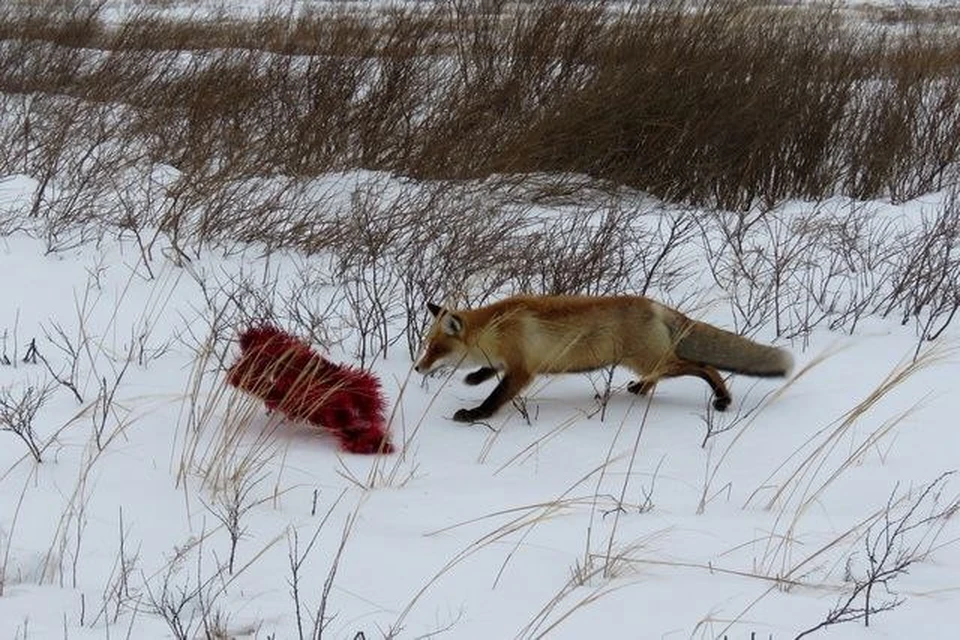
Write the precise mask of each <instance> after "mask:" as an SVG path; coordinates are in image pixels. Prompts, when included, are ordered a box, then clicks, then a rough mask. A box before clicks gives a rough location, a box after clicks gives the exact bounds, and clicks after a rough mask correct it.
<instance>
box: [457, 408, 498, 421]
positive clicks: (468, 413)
mask: <svg viewBox="0 0 960 640" xmlns="http://www.w3.org/2000/svg"><path fill="white" fill-rule="evenodd" d="M489 417H490V414H489V413H487V412H486V411H481V410H480V409H458V410H457V412H456V413H455V414H453V419H454V420H455V421H456V422H477V421H479V420H483V419H484V418H489Z"/></svg>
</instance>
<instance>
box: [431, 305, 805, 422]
mask: <svg viewBox="0 0 960 640" xmlns="http://www.w3.org/2000/svg"><path fill="white" fill-rule="evenodd" d="M427 306H428V307H429V309H430V311H431V313H433V315H434V316H435V318H436V320H435V322H434V324H433V327H432V328H431V330H430V333H429V335H428V337H427V340H426V345H425V347H424V351H423V355H422V356H421V358H420V359H419V361H418V362H417V364H416V367H415V368H416V370H417V371H418V372H420V373H423V374H428V373H431V372H432V371H434V370H436V369H437V368H440V367H442V366H454V367H457V368H459V367H461V366H471V365H472V366H478V367H480V368H479V369H478V370H476V371H474V372H472V373H470V374H469V375H467V377H466V379H465V382H466V383H467V384H480V383H481V382H484V381H486V380H488V379H490V378H492V377H494V376H495V375H498V374H499V375H500V380H499V382H498V384H497V387H496V388H495V389H494V390H493V392H492V393H491V394H490V396H489V397H487V399H486V400H484V401H483V403H482V404H480V405H479V406H477V407H474V408H472V409H460V410H459V411H457V412H456V414H454V417H453V418H454V420H457V421H460V422H473V421H476V420H481V419H483V418H488V417H490V416H491V415H493V413H494V412H495V411H496V410H497V409H499V408H500V407H502V406H503V405H504V404H506V403H507V402H509V401H510V400H511V399H512V398H513V397H515V396H516V395H517V394H518V393H520V391H522V390H523V388H524V387H526V386H527V385H528V384H529V383H530V382H531V381H532V380H533V379H534V377H536V376H537V375H538V374H543V373H548V374H549V373H573V372H582V371H591V370H595V369H601V368H604V367H608V366H617V365H620V366H624V367H627V368H628V369H630V370H632V371H633V372H635V373H636V374H637V375H638V376H640V381H638V382H634V383H632V384H631V385H630V386H629V387H628V389H629V390H630V391H632V392H634V393H646V392H648V391H649V390H650V389H652V388H653V386H654V385H656V384H657V382H658V381H659V380H661V379H662V378H671V377H677V376H686V375H692V376H697V377H699V378H702V379H704V380H705V381H706V382H707V383H708V384H710V386H711V388H712V389H713V391H714V395H715V397H714V406H715V407H716V408H717V409H718V410H721V411H722V410H723V409H726V408H727V406H729V404H730V393H729V391H727V387H726V385H725V384H724V381H723V378H722V377H721V376H720V373H719V371H718V369H720V370H724V371H731V372H736V373H743V374H747V375H753V376H784V375H786V374H787V373H788V372H789V370H790V368H791V366H792V358H791V356H790V354H789V353H788V352H787V351H784V350H782V349H778V348H775V347H769V346H766V345H762V344H758V343H756V342H753V341H752V340H749V339H747V338H744V337H742V336H738V335H737V334H735V333H731V332H729V331H725V330H723V329H719V328H717V327H713V326H711V325H708V324H705V323H702V322H698V321H696V320H691V319H690V318H687V317H686V316H685V315H683V314H682V313H680V312H679V311H676V310H674V309H671V308H669V307H667V306H664V305H662V304H660V303H658V302H654V301H653V300H650V299H648V298H643V297H640V296H604V297H590V296H514V297H511V298H507V299H505V300H501V301H500V302H496V303H494V304H491V305H488V306H485V307H478V308H476V309H460V310H447V309H442V308H440V307H438V306H437V305H434V304H430V303H428V305H427Z"/></svg>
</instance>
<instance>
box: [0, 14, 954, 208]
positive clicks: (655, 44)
mask: <svg viewBox="0 0 960 640" xmlns="http://www.w3.org/2000/svg"><path fill="white" fill-rule="evenodd" d="M55 5H56V8H55V9H54V8H51V7H49V6H46V5H44V4H43V3H39V4H35V3H30V4H29V5H27V6H22V5H12V6H8V7H7V8H6V9H4V10H3V12H2V13H0V44H2V47H3V49H4V55H3V56H2V58H0V59H2V62H0V91H2V92H3V93H5V94H7V96H12V95H14V94H33V95H34V96H35V98H34V100H31V101H30V103H29V104H27V105H24V106H23V107H22V108H21V109H19V112H18V113H17V114H16V115H15V116H14V117H13V118H12V119H11V120H12V121H8V122H6V123H4V124H5V127H12V129H9V130H7V131H6V132H9V131H13V132H19V135H13V136H12V137H11V139H9V140H8V144H7V146H8V147H9V148H11V150H13V151H16V152H17V153H15V154H14V156H13V157H18V156H19V157H21V158H23V159H24V160H26V161H27V162H28V163H30V156H31V155H33V154H32V153H31V152H30V149H31V148H32V147H34V146H35V143H37V142H42V140H41V139H42V138H43V137H45V136H48V135H52V136H54V137H57V135H58V134H54V133H46V132H45V130H46V129H48V128H49V125H48V124H47V120H49V119H50V118H52V117H54V116H53V115H50V114H49V113H48V114H46V115H45V114H44V110H43V108H42V107H43V105H44V104H45V103H49V102H50V101H52V104H51V106H52V105H56V109H55V113H56V114H62V113H63V111H64V109H66V111H67V113H68V114H70V115H69V117H68V118H67V120H68V121H67V122H65V123H64V122H63V120H64V116H62V115H59V118H60V121H61V123H62V126H61V128H60V131H61V133H60V134H59V138H58V139H60V140H63V141H68V140H69V137H64V136H66V133H67V132H68V131H65V130H63V127H64V126H66V127H68V129H69V128H70V127H71V126H78V125H79V123H83V122H87V121H88V120H90V114H91V113H92V112H95V111H96V110H97V109H100V108H101V105H115V107H114V108H113V109H112V110H113V111H116V110H118V109H119V110H121V111H122V112H123V114H124V117H123V118H122V119H119V120H115V121H114V122H113V123H112V124H111V128H110V131H109V133H110V135H111V137H112V138H114V139H119V140H122V142H123V144H122V147H123V149H124V150H125V151H126V152H127V153H128V154H129V153H130V152H131V151H134V150H135V151H136V153H139V154H142V157H143V158H148V159H150V160H151V161H154V162H163V163H166V164H169V165H172V166H174V167H177V168H178V169H179V170H181V171H183V172H184V173H185V178H189V179H188V180H186V179H185V180H184V183H185V184H190V185H192V186H193V189H196V190H203V191H204V192H205V193H206V195H207V196H210V195H212V194H213V193H216V191H217V185H219V184H220V183H221V182H222V181H223V180H224V179H226V178H228V177H232V178H237V177H244V176H251V175H256V176H265V175H278V174H283V175H287V176H309V175H318V174H322V173H325V172H328V171H331V170H338V169H344V168H365V169H383V170H389V171H393V172H398V173H401V174H406V175H413V176H418V177H422V178H453V179H462V178H478V177H487V176H490V175H494V174H496V175H502V174H513V173H530V172H563V173H578V174H587V175H590V176H592V177H594V178H596V179H599V180H601V181H607V182H613V183H620V184H627V185H631V186H634V187H638V188H641V189H643V190H646V191H648V192H650V193H653V194H656V195H658V196H660V197H663V198H666V199H669V200H681V201H687V202H693V203H697V204H716V205H719V206H722V207H725V208H732V209H745V208H748V207H750V206H752V205H754V204H765V205H769V204H771V203H775V202H778V201H780V200H782V199H784V198H791V197H792V198H813V199H819V198H823V197H826V196H830V195H832V194H836V193H846V194H849V195H852V196H855V197H858V198H868V197H878V196H886V197H892V198H897V199H905V198H910V197H913V196H915V195H917V194H919V193H922V192H924V191H925V190H929V189H931V188H935V187H937V186H938V185H941V184H943V183H944V182H946V181H950V180H953V179H954V177H955V176H954V174H953V165H955V163H956V160H957V156H958V153H960V142H958V140H960V108H958V106H957V105H958V103H960V102H958V100H957V98H958V92H960V74H958V73H957V70H958V66H960V47H958V46H957V44H956V40H955V39H951V38H949V37H942V36H940V35H938V34H937V33H931V32H930V31H929V30H921V29H919V28H918V29H914V30H912V31H911V30H908V29H900V30H897V31H896V32H894V31H892V30H890V29H884V28H883V27H879V26H873V27H869V26H866V25H864V24H863V23H855V24H851V22H850V21H848V20H846V19H845V16H844V14H842V13H840V12H839V11H838V10H835V9H830V8H811V7H808V8H805V9H802V10H798V9H787V8H783V7H781V8H777V9H773V8H769V7H763V6H758V5H756V4H753V3H747V2H715V3H706V4H702V5H696V6H689V7H688V6H685V5H683V4H682V3H676V4H673V3H668V4H666V5H662V4H656V5H644V4H636V5H631V6H630V8H629V9H625V8H624V7H623V6H622V5H619V6H618V8H617V10H615V11H613V10H610V8H609V7H607V6H605V3H603V2H590V3H560V2H549V1H545V0H544V1H538V2H528V3H522V4H514V3H506V2H502V1H479V0H478V1H475V2H439V3H432V4H430V5H428V6H427V7H417V8H405V9H393V10H389V11H386V10H385V11H383V12H377V11H372V10H371V11H370V12H369V13H366V14H360V13H356V12H354V13H350V12H347V11H346V10H331V11H313V12H309V11H307V12H302V13H282V12H278V11H272V12H266V13H264V14H262V15H261V16H260V17H259V18H257V19H255V20H251V21H247V22H238V21H236V20H229V19H226V18H222V19H218V20H208V21H205V20H199V19H193V20H171V19H168V18H165V17H162V16H161V15H160V14H159V13H158V12H156V11H153V12H151V10H150V9H149V8H145V9H143V10H141V11H139V12H135V13H133V14H131V15H129V16H128V17H126V18H125V20H124V21H123V22H122V23H120V24H119V25H110V24H107V23H106V22H105V20H104V18H103V16H102V15H101V13H100V11H99V10H98V8H97V6H96V5H88V4H85V3H80V2H76V3H74V4H71V3H55ZM8 99H9V98H8ZM34 103H36V104H34ZM118 105H125V107H123V108H121V107H119V106H118ZM90 126H91V125H90V124H84V125H83V126H82V129H83V130H84V131H89V130H90ZM8 135H9V134H8ZM5 137H6V136H5ZM38 138H39V139H38ZM36 146H39V147H42V148H51V147H50V145H49V144H41V145H36ZM24 156H25V157H24ZM8 162H9V161H8ZM11 164H16V162H12V163H11ZM210 190H212V191H210ZM185 195H186V194H185Z"/></svg>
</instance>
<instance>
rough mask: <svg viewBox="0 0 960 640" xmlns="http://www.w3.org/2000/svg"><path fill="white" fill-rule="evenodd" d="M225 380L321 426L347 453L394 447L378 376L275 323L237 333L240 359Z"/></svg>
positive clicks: (389, 450) (269, 404)
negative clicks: (341, 360) (337, 361)
mask: <svg viewBox="0 0 960 640" xmlns="http://www.w3.org/2000/svg"><path fill="white" fill-rule="evenodd" d="M227 380H228V381H229V383H230V384H231V385H233V386H234V387H237V388H238V389H242V390H243V391H246V392H247V393H250V394H252V395H254V396H256V397H257V398H260V399H261V400H263V402H264V403H265V404H266V405H267V408H268V409H271V410H277V411H280V412H282V413H283V414H284V415H285V416H287V417H288V418H290V419H291V420H305V421H307V422H309V423H310V424H313V425H315V426H318V427H320V428H322V429H323V430H325V431H327V432H328V433H330V434H332V435H333V436H334V437H336V438H337V440H338V441H339V443H340V446H341V447H342V448H343V449H345V450H347V451H350V452H351V453H392V452H393V450H394V447H393V444H391V442H390V435H389V433H388V432H387V429H386V421H385V419H384V415H383V414H384V410H385V402H384V399H383V394H382V392H381V390H380V381H379V380H378V379H377V377H376V376H374V375H373V374H371V373H369V372H367V371H363V370H362V369H358V368H356V367H349V366H346V365H342V364H335V363H333V362H330V361H328V360H326V359H324V358H323V357H321V356H319V355H317V353H316V352H314V351H313V349H311V348H310V345H308V344H307V343H306V342H304V341H302V340H300V339H299V338H296V337H294V336H292V335H290V334H288V333H285V332H284V331H281V330H280V329H278V328H277V327H274V326H272V325H262V326H259V327H253V328H250V329H248V330H246V331H244V332H243V333H241V334H240V357H239V359H238V360H237V361H236V362H235V363H234V364H233V366H231V367H230V369H229V370H228V372H227Z"/></svg>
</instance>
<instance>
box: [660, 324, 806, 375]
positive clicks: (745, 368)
mask: <svg viewBox="0 0 960 640" xmlns="http://www.w3.org/2000/svg"><path fill="white" fill-rule="evenodd" d="M678 324H679V325H680V326H678V327H676V328H675V333H674V335H675V339H676V340H677V343H676V346H675V348H674V351H675V353H676V354H677V356H679V357H680V358H682V359H684V360H691V361H693V362H697V363H699V364H706V365H710V366H712V367H716V368H717V369H720V370H721V371H729V372H731V373H742V374H745V375H749V376H758V377H782V376H786V375H788V374H789V373H790V370H791V369H792V368H793V356H792V355H790V352H789V351H787V350H786V349H780V348H778V347H770V346H767V345H765V344H760V343H758V342H754V341H753V340H750V339H749V338H744V337H743V336H740V335H737V334H735V333H733V332H730V331H726V330H724V329H720V328H718V327H714V326H712V325H709V324H706V323H703V322H697V321H696V320H690V319H688V318H684V321H683V322H681V323H678Z"/></svg>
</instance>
